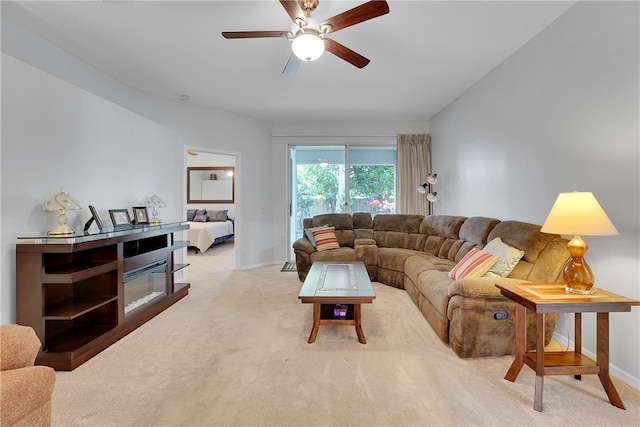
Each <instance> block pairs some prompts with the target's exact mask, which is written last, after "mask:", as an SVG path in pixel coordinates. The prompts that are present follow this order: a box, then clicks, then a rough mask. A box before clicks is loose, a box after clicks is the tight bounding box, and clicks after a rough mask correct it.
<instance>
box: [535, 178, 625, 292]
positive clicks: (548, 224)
mask: <svg viewBox="0 0 640 427" xmlns="http://www.w3.org/2000/svg"><path fill="white" fill-rule="evenodd" d="M540 231H542V232H543V233H555V234H565V235H567V234H569V235H573V239H571V240H570V241H569V243H568V244H567V250H568V251H569V255H570V257H569V259H568V260H567V263H566V264H565V265H564V268H563V269H562V278H563V279H564V284H565V290H567V291H568V292H573V293H577V294H584V295H590V294H593V293H595V292H596V288H594V287H593V285H594V282H595V278H594V275H593V271H591V267H589V264H587V262H586V261H585V259H584V256H585V254H586V253H587V251H588V250H589V245H587V243H586V242H585V241H584V240H583V239H582V236H608V235H612V234H618V230H616V227H615V226H614V225H613V224H612V223H611V220H609V217H608V216H607V214H606V213H605V212H604V210H603V209H602V207H601V206H600V203H598V201H597V200H596V198H595V196H594V195H593V193H590V192H577V191H575V192H573V193H560V195H559V196H558V198H557V199H556V202H555V203H554V204H553V207H552V208H551V212H549V216H547V220H546V221H545V222H544V224H543V225H542V228H541V230H540Z"/></svg>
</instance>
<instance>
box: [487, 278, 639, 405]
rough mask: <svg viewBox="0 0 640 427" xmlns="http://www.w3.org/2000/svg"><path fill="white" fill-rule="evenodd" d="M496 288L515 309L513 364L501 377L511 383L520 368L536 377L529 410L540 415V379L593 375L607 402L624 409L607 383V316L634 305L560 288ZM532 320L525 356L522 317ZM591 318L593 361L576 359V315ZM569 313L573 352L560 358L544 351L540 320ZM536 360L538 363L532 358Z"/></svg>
mask: <svg viewBox="0 0 640 427" xmlns="http://www.w3.org/2000/svg"><path fill="white" fill-rule="evenodd" d="M496 286H497V287H498V288H499V289H500V292H501V293H502V295H504V296H505V297H507V298H509V299H511V300H513V301H514V302H515V303H516V319H515V321H516V322H515V323H516V325H515V326H516V337H515V339H516V349H515V359H514V361H513V363H512V364H511V367H510V368H509V370H508V371H507V374H506V375H505V377H504V378H505V379H506V380H508V381H511V382H513V381H515V380H516V378H517V377H518V374H519V373H520V370H521V369H522V366H523V365H525V364H526V365H528V366H529V367H530V368H531V369H533V370H534V371H535V372H536V384H535V399H534V404H533V408H534V409H535V410H536V411H542V385H543V380H544V376H545V375H574V376H575V378H576V379H578V380H579V379H580V378H581V375H585V374H598V377H599V378H600V382H601V383H602V386H603V387H604V390H605V392H606V393H607V396H608V397H609V402H611V404H612V405H614V406H617V407H618V408H621V409H624V404H623V403H622V399H620V396H619V395H618V392H617V390H616V388H615V387H614V385H613V383H612V382H611V378H610V377H609V313H610V312H619V311H631V307H632V306H634V305H640V301H636V300H633V299H631V298H627V297H623V296H621V295H617V294H614V293H613V292H608V291H605V290H603V289H598V291H597V292H596V293H595V294H593V295H578V294H572V293H569V292H567V291H565V290H564V284H562V283H534V284H509V285H507V284H500V283H497V284H496ZM527 309H528V310H530V311H532V312H534V313H535V314H536V350H535V352H534V351H527V337H526V311H527ZM585 312H595V313H597V332H596V333H597V348H596V360H595V361H593V360H592V359H590V358H589V357H587V356H585V355H583V354H582V313H585ZM545 313H575V349H574V351H566V352H559V351H555V352H547V353H545V351H544V314H545ZM537 355H542V357H537Z"/></svg>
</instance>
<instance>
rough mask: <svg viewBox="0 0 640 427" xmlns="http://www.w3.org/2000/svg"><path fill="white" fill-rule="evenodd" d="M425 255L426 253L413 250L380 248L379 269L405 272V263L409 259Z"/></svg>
mask: <svg viewBox="0 0 640 427" xmlns="http://www.w3.org/2000/svg"><path fill="white" fill-rule="evenodd" d="M423 254H424V252H420V251H414V250H411V249H401V248H378V267H380V268H384V269H387V270H394V271H400V272H404V263H405V261H406V260H407V258H409V257H411V256H414V255H423Z"/></svg>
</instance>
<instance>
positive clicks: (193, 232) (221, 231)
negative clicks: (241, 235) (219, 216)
mask: <svg viewBox="0 0 640 427" xmlns="http://www.w3.org/2000/svg"><path fill="white" fill-rule="evenodd" d="M187 224H189V230H187V239H188V240H189V246H194V247H195V248H196V253H199V252H206V250H207V249H209V248H210V247H211V245H214V244H217V243H222V242H224V241H226V240H228V239H230V238H231V237H233V234H234V228H235V227H234V225H235V224H234V221H232V220H227V221H207V222H195V221H188V222H187Z"/></svg>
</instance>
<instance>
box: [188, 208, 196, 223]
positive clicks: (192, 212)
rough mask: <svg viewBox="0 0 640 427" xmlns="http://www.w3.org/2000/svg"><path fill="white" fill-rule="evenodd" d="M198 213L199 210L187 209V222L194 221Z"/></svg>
mask: <svg viewBox="0 0 640 427" xmlns="http://www.w3.org/2000/svg"><path fill="white" fill-rule="evenodd" d="M196 212H198V210H197V209H187V221H193V219H194V218H195V217H196Z"/></svg>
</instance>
